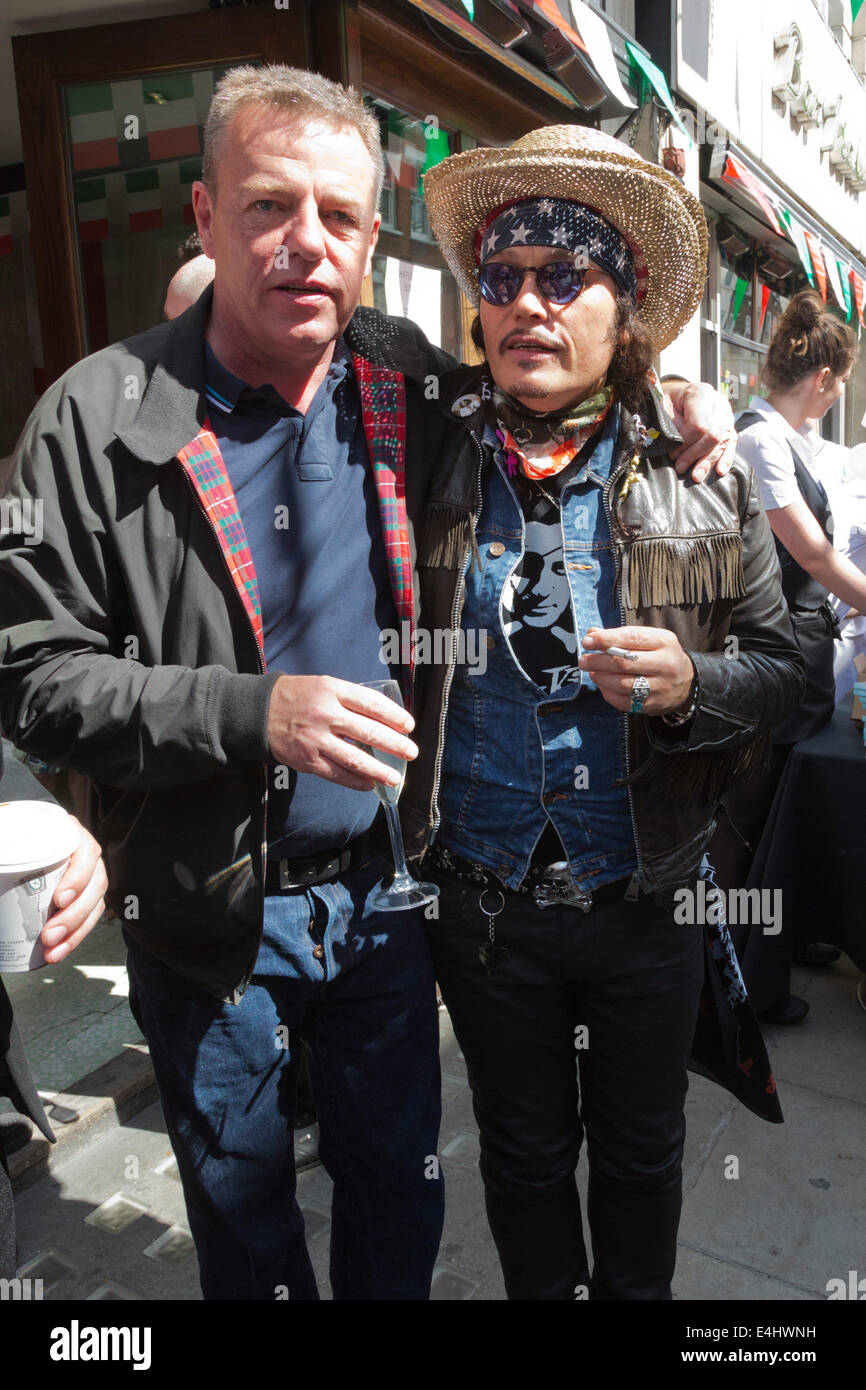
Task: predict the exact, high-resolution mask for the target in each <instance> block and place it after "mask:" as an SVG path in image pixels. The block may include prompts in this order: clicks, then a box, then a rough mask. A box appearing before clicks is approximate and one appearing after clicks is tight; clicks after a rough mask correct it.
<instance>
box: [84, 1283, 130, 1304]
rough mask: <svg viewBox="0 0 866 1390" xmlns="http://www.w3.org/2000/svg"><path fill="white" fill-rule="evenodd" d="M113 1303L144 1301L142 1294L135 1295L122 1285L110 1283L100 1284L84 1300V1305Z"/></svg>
mask: <svg viewBox="0 0 866 1390" xmlns="http://www.w3.org/2000/svg"><path fill="white" fill-rule="evenodd" d="M114 1301H116V1302H123V1303H133V1302H136V1303H143V1302H144V1301H145V1299H144V1295H143V1294H140V1293H136V1292H135V1290H134V1289H127V1288H125V1287H124V1285H123V1284H112V1283H108V1284H100V1286H99V1288H98V1289H94V1290H93V1293H89V1294H88V1295H87V1298H86V1299H85V1302H86V1303H108V1302H114Z"/></svg>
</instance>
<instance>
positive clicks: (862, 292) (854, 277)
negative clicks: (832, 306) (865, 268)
mask: <svg viewBox="0 0 866 1390" xmlns="http://www.w3.org/2000/svg"><path fill="white" fill-rule="evenodd" d="M851 284H852V285H853V286H854V303H855V304H856V305H857V317H858V319H859V320H860V327H861V328H866V322H864V319H863V301H864V298H866V286H864V284H863V280H862V277H861V276H860V275H858V273H857V271H856V270H852V271H851Z"/></svg>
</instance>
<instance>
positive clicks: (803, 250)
mask: <svg viewBox="0 0 866 1390" xmlns="http://www.w3.org/2000/svg"><path fill="white" fill-rule="evenodd" d="M779 215H780V217H781V219H782V224H783V226H784V227H785V230H786V231H787V233H788V236H789V237H790V239H791V241H792V242H793V243H794V245H795V246H796V248H797V255H798V256H799V257H800V264H801V265H802V267H803V269H804V270H805V272H806V276H807V278H808V281H809V284H810V285H811V286H812V288H813V289H814V288H815V271H814V269H813V266H812V257H811V255H810V253H809V245H808V242H807V241H806V233H805V231H804V229H803V227H802V225H801V223H800V222H798V221H797V218H796V217H795V216H794V214H793V213H792V212H791V210H790V208H786V207H781V206H780V208H779Z"/></svg>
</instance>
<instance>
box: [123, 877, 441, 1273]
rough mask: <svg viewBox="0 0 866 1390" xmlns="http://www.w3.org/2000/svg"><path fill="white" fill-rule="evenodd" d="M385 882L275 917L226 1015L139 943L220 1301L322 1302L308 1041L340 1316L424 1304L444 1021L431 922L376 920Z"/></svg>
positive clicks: (148, 1013) (204, 1265)
mask: <svg viewBox="0 0 866 1390" xmlns="http://www.w3.org/2000/svg"><path fill="white" fill-rule="evenodd" d="M385 868H386V866H385V864H384V863H383V861H381V860H376V861H373V863H372V864H369V863H368V864H367V865H366V866H361V867H359V868H357V869H352V870H350V871H349V872H348V873H347V874H346V875H345V876H344V878H343V879H342V880H340V881H339V882H335V883H327V884H322V885H319V886H317V887H314V888H310V889H308V890H307V891H301V890H297V891H292V892H287V893H285V894H280V895H276V896H270V897H267V898H266V899H265V921H264V927H265V935H264V940H263V943H262V947H261V950H260V952H259V955H258V959H257V961H256V971H255V974H254V976H253V978H252V981H251V982H250V985H249V987H248V988H247V990H246V993H245V994H244V996H243V998H242V999H241V1001H240V1004H238V1005H232V1004H226V1003H222V1002H221V1001H220V1000H218V999H215V998H214V997H213V996H211V995H209V994H207V993H205V992H204V991H203V990H201V989H199V988H197V987H196V986H195V985H193V984H190V983H189V982H188V981H186V980H184V979H183V978H182V977H181V976H180V975H178V974H176V973H175V972H174V971H172V970H170V969H168V968H167V967H166V966H165V965H162V964H161V963H160V962H159V961H157V960H156V959H155V958H154V957H153V956H151V955H149V954H148V953H147V952H146V951H144V950H143V949H142V948H141V946H140V945H138V944H137V943H136V942H134V941H133V940H132V939H131V938H129V937H127V944H128V946H129V973H130V1005H131V1008H132V1012H133V1014H134V1015H135V1018H136V1020H137V1022H138V1024H139V1026H140V1027H141V1029H142V1032H143V1033H144V1035H145V1037H146V1038H147V1041H148V1043H149V1045H150V1051H151V1057H152V1059H153V1065H154V1068H155V1071H156V1076H157V1081H158V1083H159V1090H160V1097H161V1100H162V1105H163V1110H164V1112H165V1118H166V1123H167V1126H168V1131H169V1135H170V1137H171V1141H172V1146H173V1148H174V1152H175V1155H176V1157H177V1161H178V1167H179V1170H180V1176H181V1181H182V1183H183V1189H184V1196H185V1198H186V1204H187V1212H188V1216H189V1223H190V1229H191V1231H192V1234H193V1238H194V1240H195V1243H196V1248H197V1251H198V1257H199V1266H200V1271H201V1282H202V1290H203V1292H204V1296H205V1298H206V1299H274V1298H280V1297H282V1298H285V1297H287V1296H288V1297H289V1298H291V1299H302V1300H303V1299H315V1298H318V1292H317V1289H316V1282H315V1279H314V1276H313V1270H312V1265H311V1263H310V1259H309V1255H308V1253H307V1249H306V1245H305V1242H304V1224H303V1217H302V1214H301V1211H300V1208H299V1206H298V1204H297V1201H296V1200H295V1164H294V1149H293V1121H294V1113H295V1086H296V1078H297V1071H298V1065H299V1060H300V1051H301V1046H302V1043H301V1039H302V1038H303V1040H304V1042H306V1043H307V1044H308V1046H309V1048H310V1057H309V1067H310V1079H311V1082H312V1087H313V1093H314V1097H315V1102H316V1110H317V1114H318V1120H319V1153H320V1156H321V1159H322V1162H323V1163H324V1165H325V1167H326V1168H327V1170H328V1172H329V1173H330V1175H331V1177H332V1178H333V1180H334V1194H333V1204H332V1224H331V1284H332V1287H333V1292H334V1297H335V1298H337V1299H355V1300H369V1299H425V1298H427V1297H428V1296H429V1291H430V1279H431V1274H432V1270H433V1264H434V1261H435V1258H436V1252H437V1250H438V1246H439V1239H440V1236H441V1231H442V1215H443V1196H444V1194H443V1184H442V1180H441V1178H440V1177H439V1176H438V1165H437V1164H436V1163H435V1162H432V1163H431V1162H430V1159H431V1157H434V1156H435V1154H436V1143H437V1138H438V1132H439V1105H440V1101H439V1053H438V1043H439V1037H438V1019H437V1013H436V1001H435V991H434V977H433V971H432V965H431V961H430V955H429V951H428V949H427V944H426V941H425V937H424V930H423V918H422V914H421V912H420V910H418V911H412V912H389V913H373V912H369V911H368V910H367V908H366V903H365V899H366V896H367V893H368V892H369V890H370V888H371V887H372V886H373V884H374V883H376V882H377V881H378V879H379V878H380V877H381V875H382V874H383V872H385Z"/></svg>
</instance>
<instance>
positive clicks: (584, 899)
mask: <svg viewBox="0 0 866 1390" xmlns="http://www.w3.org/2000/svg"><path fill="white" fill-rule="evenodd" d="M532 896H533V899H534V901H535V902H536V904H537V905H538V907H541V908H544V907H579V908H580V910H581V912H589V911H590V910H591V908H592V894H591V893H584V892H582V891H581V889H580V888H577V887H576V886H575V884H574V882H573V881H572V877H571V870H570V869H569V867H568V864H567V862H566V861H565V860H564V859H560V860H557V862H556V863H555V864H548V866H547V868H546V869H545V870H544V879H543V881H542V882H541V883H536V885H535V887H534V888H533V890H532Z"/></svg>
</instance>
